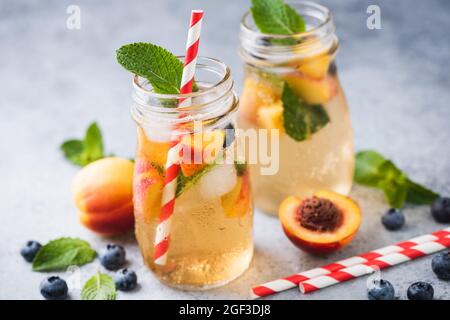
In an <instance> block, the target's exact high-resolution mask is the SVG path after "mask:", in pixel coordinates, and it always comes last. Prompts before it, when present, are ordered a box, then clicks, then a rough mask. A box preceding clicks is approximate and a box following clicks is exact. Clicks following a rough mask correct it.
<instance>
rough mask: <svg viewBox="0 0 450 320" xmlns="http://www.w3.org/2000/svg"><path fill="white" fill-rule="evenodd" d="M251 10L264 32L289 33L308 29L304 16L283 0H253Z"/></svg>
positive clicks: (256, 22)
mask: <svg viewBox="0 0 450 320" xmlns="http://www.w3.org/2000/svg"><path fill="white" fill-rule="evenodd" d="M251 12H252V16H253V21H254V22H255V24H256V26H257V27H258V29H259V30H260V31H261V32H263V33H268V34H282V35H289V34H294V33H300V32H304V31H305V30H306V25H305V21H304V20H303V18H302V16H301V15H299V14H298V13H297V12H296V11H295V10H294V9H293V8H292V7H290V6H289V5H287V4H286V3H284V1H283V0H252V8H251Z"/></svg>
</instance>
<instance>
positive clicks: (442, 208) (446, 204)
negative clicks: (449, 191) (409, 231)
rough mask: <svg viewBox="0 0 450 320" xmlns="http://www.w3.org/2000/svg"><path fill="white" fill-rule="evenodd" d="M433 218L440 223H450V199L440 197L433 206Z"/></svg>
mask: <svg viewBox="0 0 450 320" xmlns="http://www.w3.org/2000/svg"><path fill="white" fill-rule="evenodd" d="M431 214H432V215H433V218H434V219H435V220H436V221H437V222H440V223H449V222H450V198H446V197H439V198H437V199H436V200H434V202H433V204H432V205H431Z"/></svg>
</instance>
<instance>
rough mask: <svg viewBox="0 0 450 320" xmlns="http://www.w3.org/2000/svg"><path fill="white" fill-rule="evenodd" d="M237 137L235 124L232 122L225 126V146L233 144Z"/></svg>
mask: <svg viewBox="0 0 450 320" xmlns="http://www.w3.org/2000/svg"><path fill="white" fill-rule="evenodd" d="M234 139H235V132H234V126H233V125H232V124H231V123H230V124H228V125H227V126H226V127H225V140H224V142H223V148H224V149H225V148H228V147H229V146H231V144H232V143H233V141H234Z"/></svg>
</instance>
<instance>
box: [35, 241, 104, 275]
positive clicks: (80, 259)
mask: <svg viewBox="0 0 450 320" xmlns="http://www.w3.org/2000/svg"><path fill="white" fill-rule="evenodd" d="M95 256H96V252H95V250H93V249H92V248H91V246H90V245H89V243H88V242H86V241H84V240H81V239H76V238H59V239H56V240H53V241H50V242H49V243H47V244H46V245H45V246H43V247H42V248H41V249H40V250H39V251H38V253H37V254H36V257H35V258H34V260H33V271H55V270H64V269H66V268H67V267H69V266H72V265H76V266H81V265H84V264H86V263H88V262H91V261H92V260H94V258H95Z"/></svg>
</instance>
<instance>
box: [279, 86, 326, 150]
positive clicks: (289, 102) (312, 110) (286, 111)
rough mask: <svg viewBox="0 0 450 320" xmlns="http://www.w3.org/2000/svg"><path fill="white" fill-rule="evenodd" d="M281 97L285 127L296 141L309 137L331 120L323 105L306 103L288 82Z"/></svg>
mask: <svg viewBox="0 0 450 320" xmlns="http://www.w3.org/2000/svg"><path fill="white" fill-rule="evenodd" d="M281 99H282V101H283V125H284V129H285V130H286V133H287V134H288V135H289V136H290V137H291V138H293V139H294V140H296V141H303V140H306V139H308V138H309V137H310V136H311V135H312V134H313V133H315V132H317V131H319V130H320V129H322V128H323V127H324V126H325V125H326V124H327V123H328V122H330V118H329V117H328V114H327V112H326V111H325V109H324V107H323V106H322V105H320V104H315V105H308V104H306V103H304V102H303V101H302V100H300V99H299V98H298V97H297V96H296V94H295V92H294V91H293V90H292V89H291V88H290V87H289V86H288V84H287V83H286V84H285V85H284V89H283V94H282V97H281Z"/></svg>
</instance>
